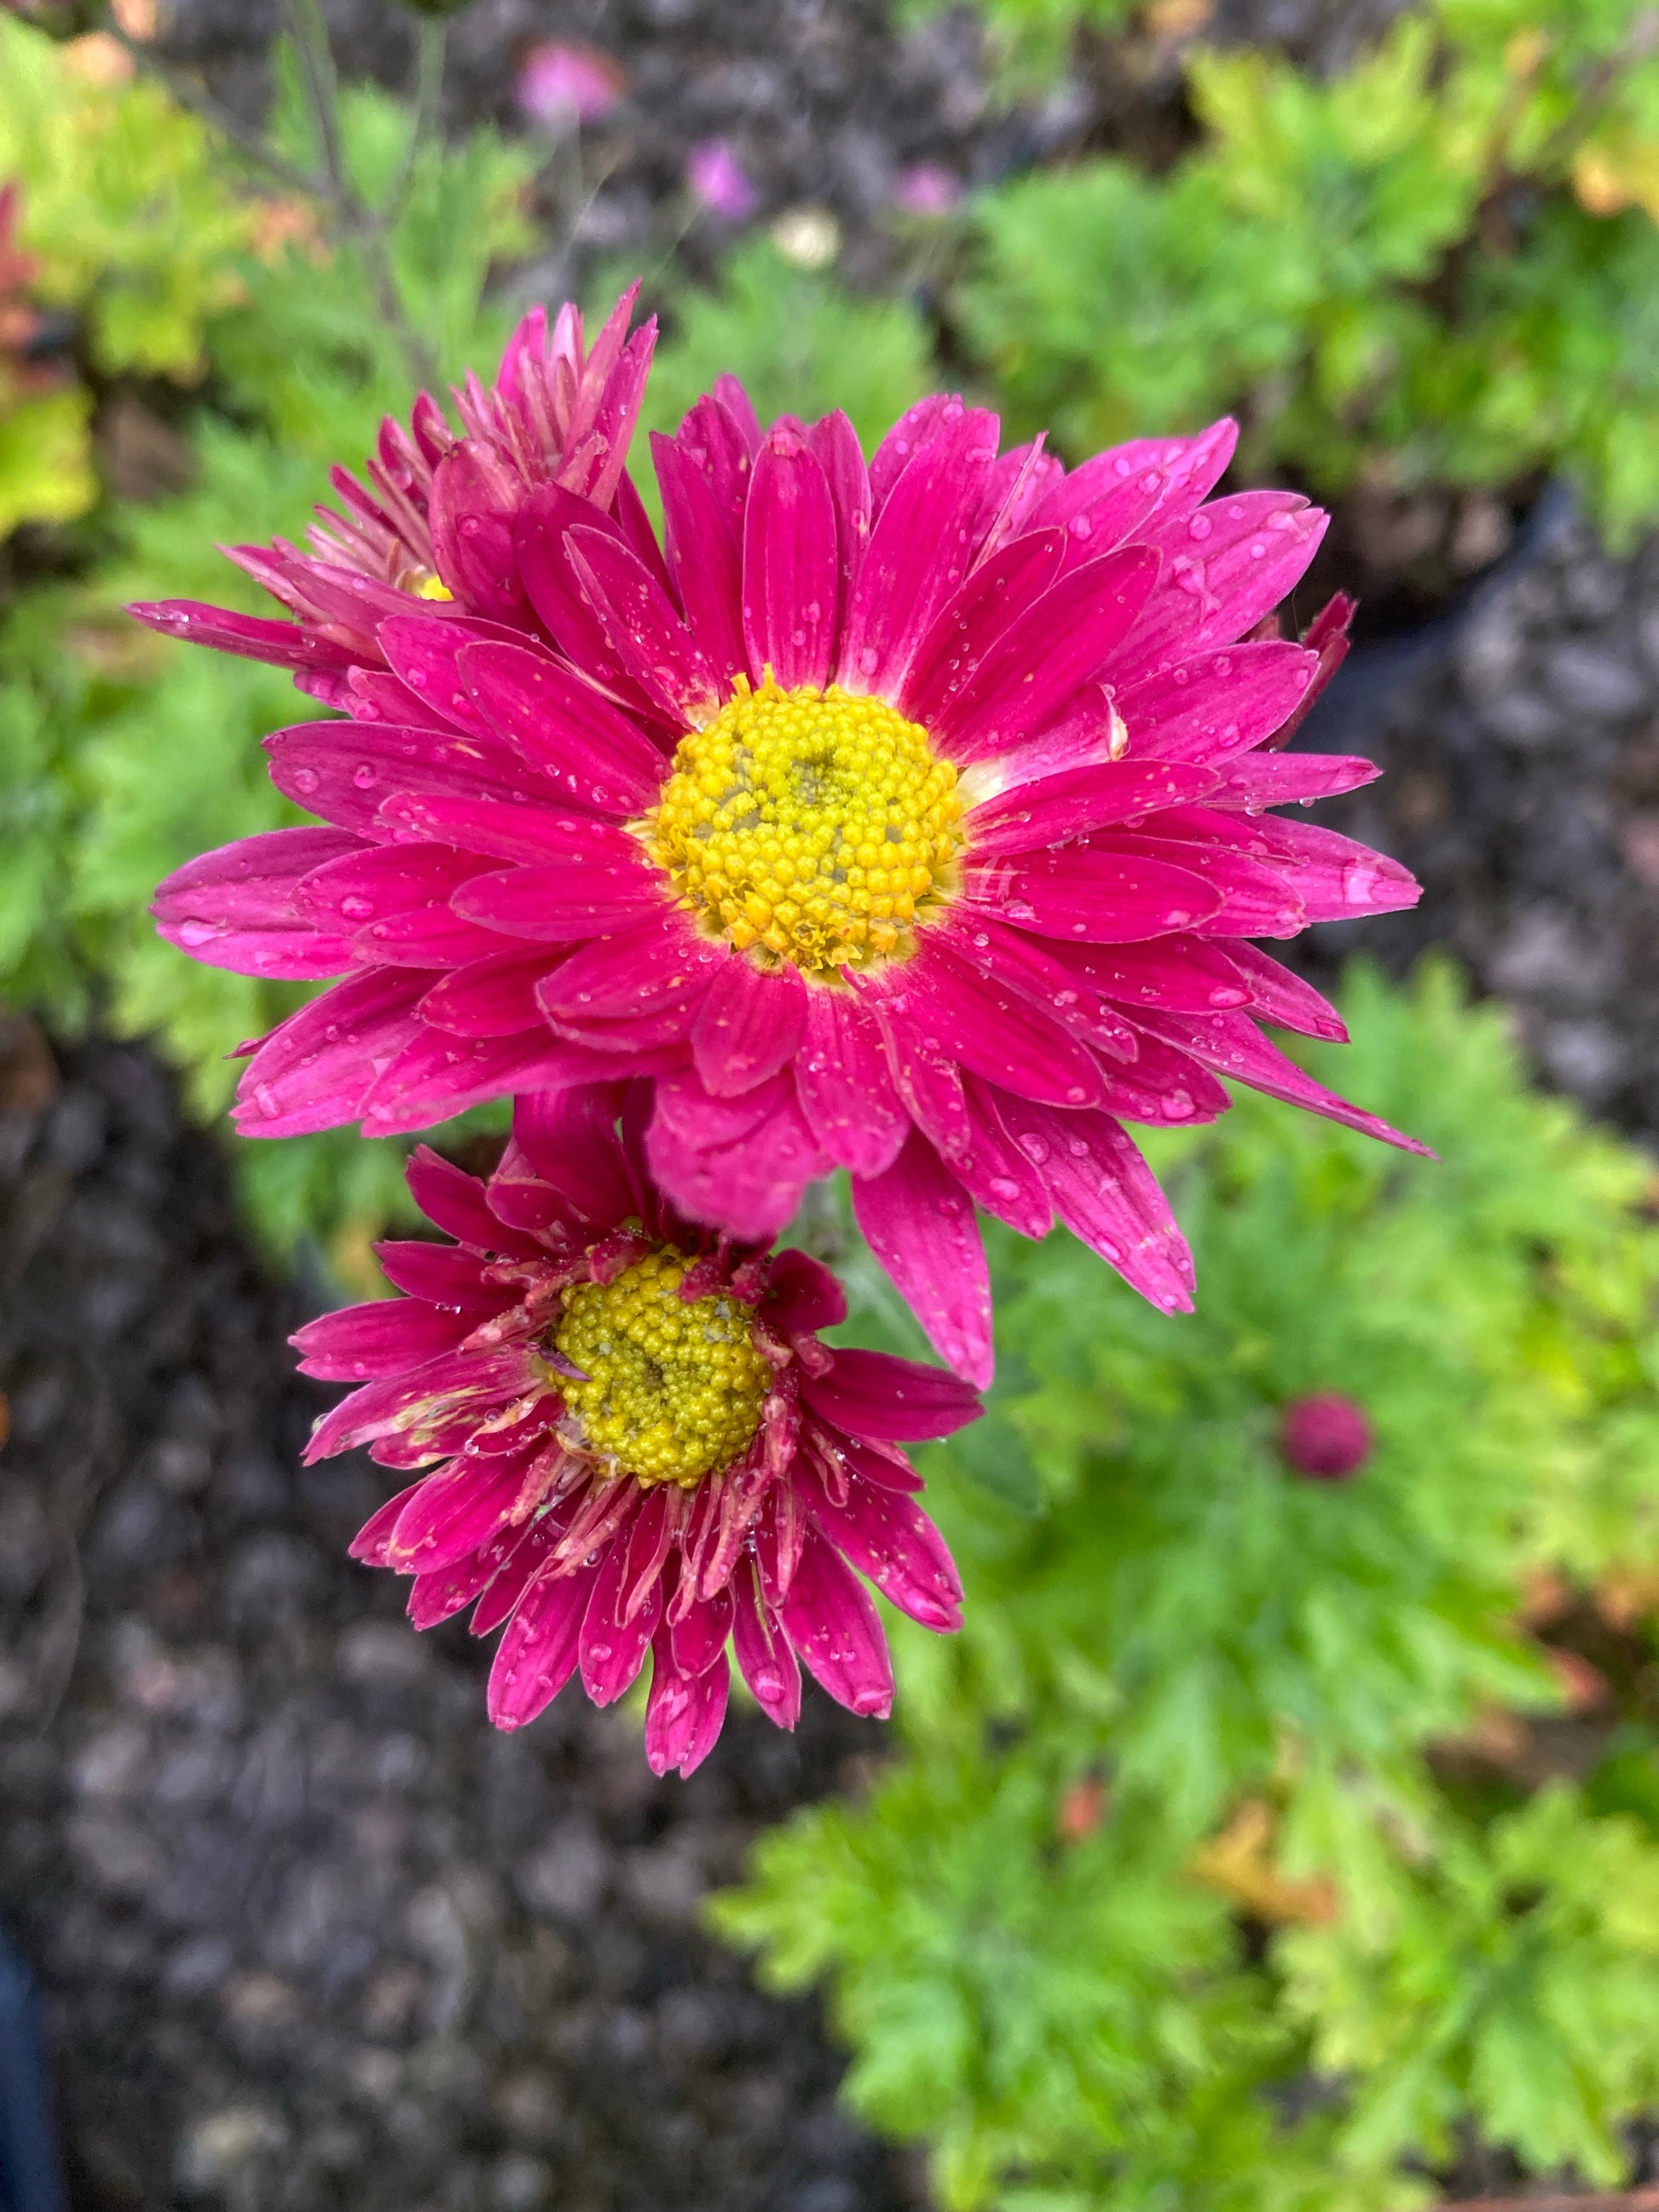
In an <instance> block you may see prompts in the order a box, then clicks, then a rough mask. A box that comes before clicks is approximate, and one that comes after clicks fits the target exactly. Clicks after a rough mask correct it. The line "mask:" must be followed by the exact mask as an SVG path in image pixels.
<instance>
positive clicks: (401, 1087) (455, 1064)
mask: <svg viewBox="0 0 1659 2212" xmlns="http://www.w3.org/2000/svg"><path fill="white" fill-rule="evenodd" d="M592 1060H593V1055H592V1054H591V1053H585V1052H584V1051H583V1050H582V1048H581V1047H580V1045H572V1044H566V1043H565V1042H562V1040H561V1039H560V1038H558V1037H555V1036H549V1035H548V1033H547V1031H546V1030H545V1029H536V1030H526V1031H525V1032H524V1033H522V1034H521V1035H520V1036H501V1037H481V1038H477V1039H476V1040H473V1039H468V1038H465V1037H459V1036H454V1035H453V1033H452V1032H450V1031H449V1030H437V1029H422V1030H421V1031H420V1032H419V1033H418V1034H417V1035H416V1036H415V1037H414V1038H412V1039H411V1041H410V1043H409V1044H408V1045H406V1046H405V1047H404V1050H403V1051H402V1052H401V1053H400V1054H398V1057H397V1059H396V1060H393V1061H392V1064H391V1066H388V1067H387V1068H386V1069H385V1070H384V1071H383V1072H382V1073H381V1074H380V1076H379V1078H378V1079H376V1081H375V1083H374V1086H373V1088H372V1089H371V1090H370V1091H368V1092H367V1093H366V1094H365V1096H364V1098H363V1101H362V1108H361V1113H362V1124H363V1134H364V1135H365V1136H366V1137H396V1136H403V1135H405V1134H407V1133H409V1132H410V1130H414V1129H429V1128H430V1127H432V1126H433V1124H434V1123H435V1122H436V1121H448V1120H449V1119H450V1117H451V1115H455V1114H464V1113H465V1111H466V1109H467V1108H468V1107H470V1106H482V1105H484V1104H486V1103H489V1101H491V1100H492V1099H495V1098H499V1097H504V1096H506V1095H507V1094H508V1093H510V1092H513V1091H534V1090H539V1089H541V1088H542V1087H543V1086H544V1085H556V1084H565V1083H580V1082H584V1081H586V1080H588V1079H589V1075H590V1071H591V1068H592Z"/></svg>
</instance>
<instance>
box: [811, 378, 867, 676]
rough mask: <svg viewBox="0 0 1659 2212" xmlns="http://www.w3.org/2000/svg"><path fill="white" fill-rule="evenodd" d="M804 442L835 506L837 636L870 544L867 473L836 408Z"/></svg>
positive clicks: (856, 444) (845, 420)
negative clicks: (813, 455)
mask: <svg viewBox="0 0 1659 2212" xmlns="http://www.w3.org/2000/svg"><path fill="white" fill-rule="evenodd" d="M806 441H807V443H808V445H810V446H811V448H812V451H813V453H814V454H815V455H816V456H817V461H818V465H819V466H820V467H821V468H822V469H823V473H824V475H825V477H827V478H828V479H829V496H830V499H831V500H832V501H833V502H834V504H835V509H836V560H837V568H838V571H839V574H840V578H841V589H840V592H839V593H838V595H837V607H836V634H837V635H839V634H840V625H841V623H842V620H844V619H845V617H846V612H847V609H848V606H849V605H851V604H852V596H853V586H854V584H856V583H857V581H858V575H859V570H860V568H862V567H863V566H864V556H865V551H866V548H867V547H868V545H869V543H870V527H871V508H872V497H871V491H870V472H869V471H868V470H867V469H866V467H865V465H864V449H863V447H861V446H860V444H859V436H858V432H857V431H856V430H855V429H854V428H853V425H852V424H851V422H849V421H848V418H847V416H845V415H843V414H842V410H840V408H839V407H837V408H836V410H834V411H833V412H832V413H830V414H829V415H825V416H823V417H822V419H821V420H820V421H818V422H814V423H813V425H812V427H811V429H810V430H809V431H808V432H807V434H806Z"/></svg>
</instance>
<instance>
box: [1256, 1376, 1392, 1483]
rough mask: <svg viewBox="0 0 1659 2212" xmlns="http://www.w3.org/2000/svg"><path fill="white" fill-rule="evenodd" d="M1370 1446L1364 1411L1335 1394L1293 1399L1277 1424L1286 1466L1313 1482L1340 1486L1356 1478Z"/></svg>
mask: <svg viewBox="0 0 1659 2212" xmlns="http://www.w3.org/2000/svg"><path fill="white" fill-rule="evenodd" d="M1371 1442H1372V1438H1371V1425H1370V1422H1369V1421H1368V1420H1367V1419H1366V1418H1365V1414H1364V1408H1363V1407H1359V1406H1356V1405H1355V1403H1354V1401H1353V1400H1352V1398H1345V1397H1343V1396H1341V1395H1340V1394H1339V1393H1338V1392H1337V1391H1334V1390H1322V1391H1317V1392H1316V1393H1315V1394H1314V1395H1313V1396H1312V1397H1310V1398H1296V1399H1293V1400H1292V1401H1291V1403H1290V1404H1289V1405H1288V1406H1286V1407H1285V1414H1284V1419H1283V1420H1282V1421H1281V1422H1280V1424H1279V1449H1280V1450H1281V1451H1282V1452H1283V1453H1284V1455H1285V1462H1286V1463H1287V1464H1288V1465H1289V1466H1290V1467H1291V1468H1293V1469H1294V1470H1295V1472H1296V1473H1297V1474H1305V1475H1307V1476H1309V1477H1310V1479H1312V1480H1315V1481H1321V1482H1340V1481H1342V1480H1345V1479H1346V1477H1347V1476H1348V1475H1351V1474H1358V1472H1359V1470H1360V1468H1362V1467H1364V1464H1365V1462H1366V1461H1367V1460H1368V1459H1369V1458H1370V1455H1371Z"/></svg>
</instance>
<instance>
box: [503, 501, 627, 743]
mask: <svg viewBox="0 0 1659 2212" xmlns="http://www.w3.org/2000/svg"><path fill="white" fill-rule="evenodd" d="M607 521H608V518H607V517H606V516H605V515H602V514H600V513H599V511H598V509H597V508H595V507H592V505H590V503H589V502H588V501H586V500H585V499H579V498H577V497H576V495H574V493H572V492H568V491H566V490H565V489H563V488H562V486H561V485H558V484H544V485H543V486H542V487H541V489H539V490H538V491H534V492H532V494H531V495H530V497H529V498H528V499H527V500H526V501H525V503H524V505H523V507H521V508H520V511H519V517H518V520H517V523H516V524H515V526H514V531H515V538H516V544H517V550H518V560H519V573H520V575H521V576H522V577H523V579H524V585H525V589H526V592H528V593H529V594H530V599H531V601H532V605H534V607H535V609H536V611H537V613H538V615H539V616H540V617H541V619H542V621H543V622H544V623H545V624H546V626H547V629H548V630H549V631H550V634H551V635H552V636H553V637H554V638H555V639H556V641H557V643H558V645H559V647H560V649H561V650H562V652H563V653H565V654H566V655H567V656H568V658H569V659H570V660H572V661H573V662H574V664H575V666H576V668H577V669H578V670H579V671H580V673H581V674H582V675H584V676H586V678H588V679H589V681H590V682H592V683H593V684H598V685H599V686H600V687H601V689H602V690H605V691H606V692H608V693H609V694H610V696H611V698H612V699H615V700H617V701H619V702H621V703H622V705H623V707H625V708H630V709H632V710H635V711H636V712H638V713H641V714H647V716H654V714H655V709H654V708H653V706H652V703H651V702H650V701H649V699H648V698H647V696H646V694H645V692H644V691H643V690H641V688H640V686H639V685H638V684H636V683H635V680H634V678H632V676H630V675H629V671H628V670H627V668H626V666H625V665H623V659H622V657H621V655H620V654H619V653H617V650H616V648H615V647H613V646H612V645H611V641H610V640H609V638H607V636H606V635H605V624H604V623H603V622H601V620H600V619H599V616H598V615H597V614H596V613H595V612H594V611H593V609H592V607H591V606H590V605H588V603H587V601H586V599H585V598H584V597H583V594H582V587H581V582H580V578H579V577H578V576H577V574H576V571H575V569H574V567H573V566H572V565H571V562H570V558H569V534H570V532H571V531H572V530H576V529H592V528H596V527H597V528H601V529H603V528H604V527H605V526H606V523H607ZM612 527H614V526H612ZM617 535H618V536H619V537H620V535H621V533H620V532H617Z"/></svg>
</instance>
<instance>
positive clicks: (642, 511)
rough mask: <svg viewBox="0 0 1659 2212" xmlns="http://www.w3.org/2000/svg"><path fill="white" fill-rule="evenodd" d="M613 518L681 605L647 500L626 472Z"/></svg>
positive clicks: (630, 545)
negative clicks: (643, 498)
mask: <svg viewBox="0 0 1659 2212" xmlns="http://www.w3.org/2000/svg"><path fill="white" fill-rule="evenodd" d="M611 517H612V520H614V521H615V523H616V525H617V528H618V529H619V530H620V531H621V532H622V535H623V544H625V545H627V547H628V548H629V551H630V552H632V553H634V554H635V555H636V556H638V558H639V559H640V560H641V561H643V562H644V563H645V565H646V567H647V568H648V569H649V570H650V571H651V574H652V575H653V577H654V578H655V580H656V581H657V582H658V583H659V585H660V586H661V587H662V589H663V590H664V592H666V593H667V595H668V598H669V600H670V602H671V604H672V605H675V606H676V607H678V605H680V599H679V592H678V586H677V585H676V583H675V581H674V579H673V577H672V576H671V574H669V568H668V563H667V562H666V561H665V559H664V557H663V550H662V548H661V546H660V545H659V544H658V543H657V533H656V530H655V528H654V527H653V524H652V520H651V516H650V513H649V512H648V510H647V507H646V504H645V501H643V500H642V499H641V497H640V495H639V492H638V490H637V489H635V483H634V479H633V477H630V476H629V473H628V471H627V470H626V469H624V470H623V472H622V475H621V477H619V478H618V479H617V496H616V501H615V503H614V505H613V507H612V508H611Z"/></svg>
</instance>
